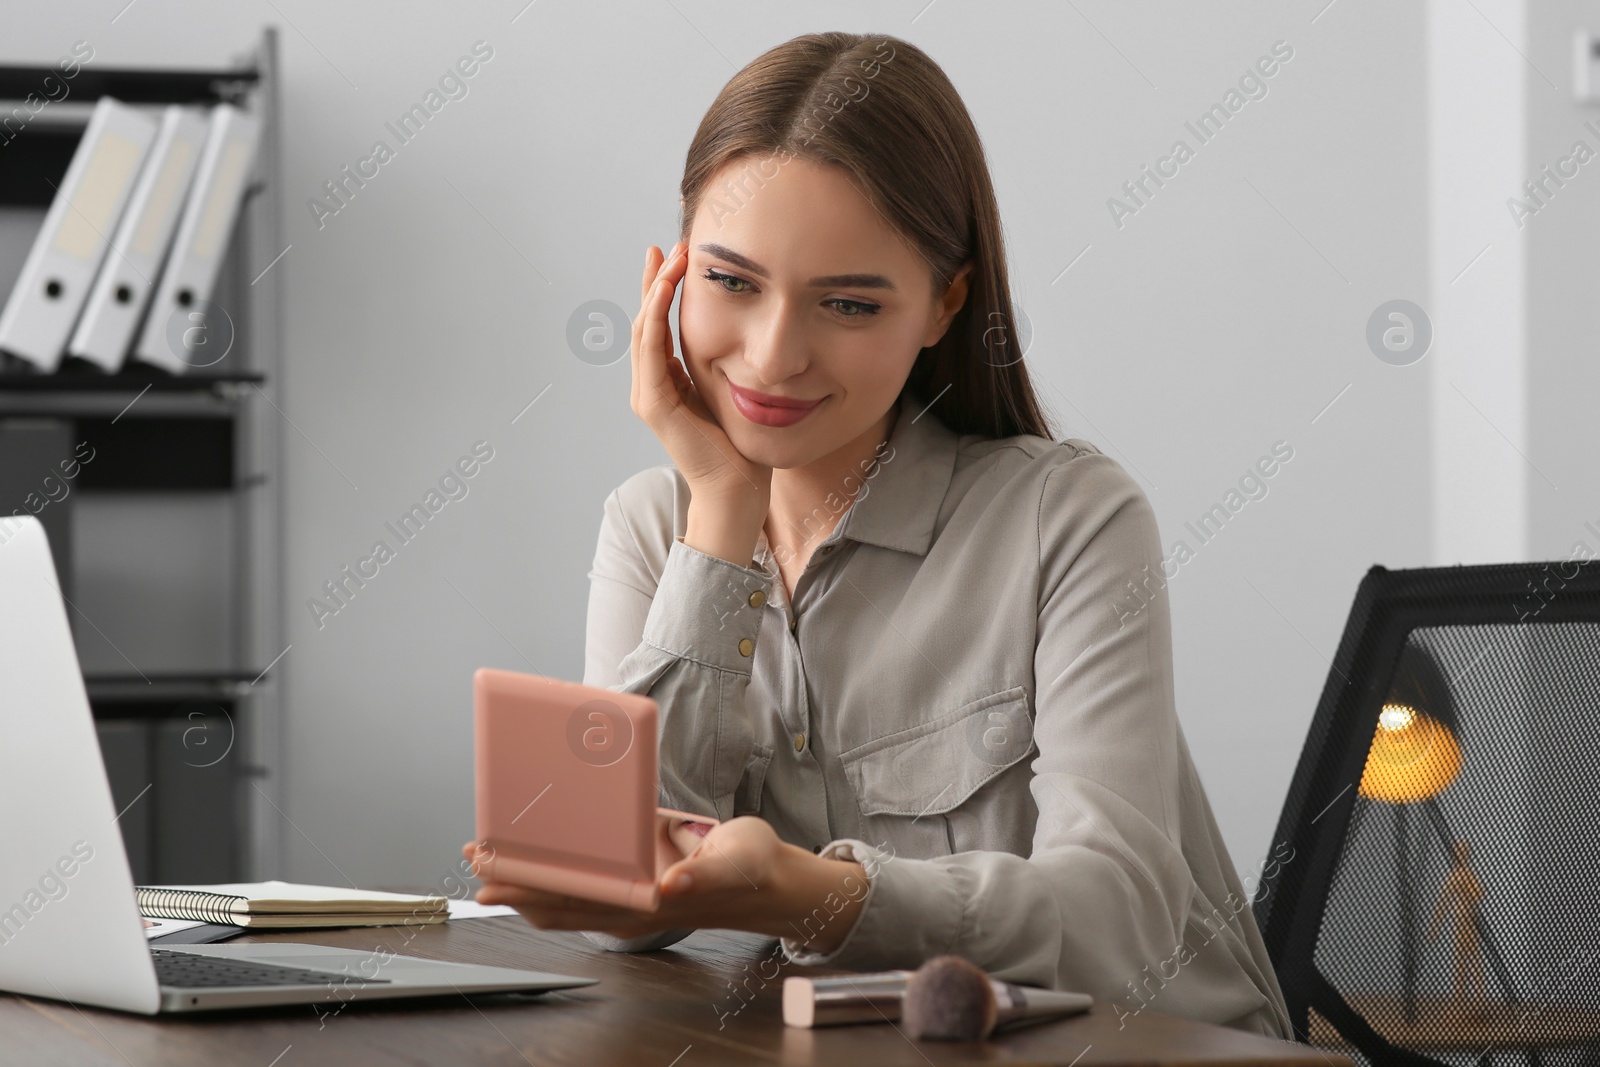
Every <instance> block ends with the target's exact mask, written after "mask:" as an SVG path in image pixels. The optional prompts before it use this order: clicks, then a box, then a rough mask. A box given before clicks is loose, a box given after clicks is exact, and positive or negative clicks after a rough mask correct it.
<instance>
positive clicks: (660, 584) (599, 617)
mask: <svg viewBox="0 0 1600 1067" xmlns="http://www.w3.org/2000/svg"><path fill="white" fill-rule="evenodd" d="M661 540H662V542H665V541H666V538H665V537H662V538H661ZM659 552H660V550H659V548H658V549H656V553H657V555H656V560H658V561H660V562H659V563H658V565H657V566H658V568H659V569H658V570H656V572H655V573H652V570H653V568H652V566H651V560H650V555H649V554H648V553H647V552H646V551H645V549H644V548H643V546H642V545H641V544H640V542H639V539H638V538H637V537H636V536H635V535H634V530H633V527H632V525H631V524H630V522H629V519H628V515H627V514H626V512H625V511H624V509H623V506H622V502H621V495H620V492H618V493H612V494H611V496H610V497H609V498H608V499H607V500H606V506H605V515H604V518H603V520H602V522H601V528H600V537H599V540H598V543H597V547H596V550H595V559H594V566H593V567H592V568H591V570H590V572H589V578H590V587H589V616H588V633H587V646H586V651H585V656H586V670H585V674H584V681H585V682H586V683H587V684H590V685H598V686H602V687H605V688H609V689H613V690H616V691H619V692H627V693H640V694H643V695H647V696H649V697H650V698H651V699H652V700H654V701H655V702H656V706H657V708H658V710H659V716H658V720H657V730H658V734H659V736H658V761H659V765H660V775H659V779H660V794H659V803H660V804H661V805H662V806H664V807H669V808H675V809H677V810H679V811H687V812H692V813H694V814H697V815H710V816H713V817H715V818H717V819H720V820H727V819H731V818H732V817H733V803H734V794H735V792H736V791H737V789H738V786H739V782H740V780H741V779H742V778H743V776H744V773H745V768H746V766H747V765H748V763H749V761H750V757H751V754H752V752H753V750H754V745H755V733H754V731H753V729H752V728H751V724H750V722H749V719H748V716H747V715H746V713H745V708H744V698H745V692H746V691H747V690H748V688H749V685H750V675H751V665H752V663H753V661H754V659H755V649H756V644H757V642H758V641H759V640H760V630H761V621H762V618H763V614H764V613H763V611H762V610H761V606H762V605H763V604H764V603H765V598H766V595H767V594H768V593H769V592H770V591H771V589H772V586H773V583H774V582H775V581H776V580H777V579H778V575H777V573H776V572H775V571H774V570H773V569H772V568H771V567H770V565H769V566H765V567H757V566H749V567H741V566H738V565H737V564H734V563H730V562H728V561H727V560H724V559H721V558H718V557H716V556H712V555H709V554H707V553H705V552H701V551H699V550H698V549H695V548H692V547H690V546H689V545H687V544H685V543H684V542H683V539H682V537H681V536H680V537H677V538H676V539H674V540H673V541H672V542H671V545H670V547H669V548H668V550H667V554H666V558H665V560H660V556H659ZM758 591H759V592H760V593H761V594H762V595H761V596H760V597H756V596H754V594H755V593H756V592H758Z"/></svg>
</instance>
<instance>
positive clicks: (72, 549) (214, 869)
mask: <svg viewBox="0 0 1600 1067" xmlns="http://www.w3.org/2000/svg"><path fill="white" fill-rule="evenodd" d="M59 74H60V71H58V70H57V69H56V68H55V67H51V66H41V67H26V66H4V67H0V115H4V114H8V113H9V112H10V109H11V107H12V106H13V102H14V101H16V100H20V99H22V98H24V97H26V95H27V94H28V93H30V92H35V93H36V92H37V91H38V88H39V86H40V85H41V84H43V83H44V79H45V78H46V77H48V76H52V75H55V76H59ZM71 84H72V93H71V96H70V98H69V99H68V100H65V101H62V102H60V103H55V104H50V105H48V106H46V107H45V108H44V109H42V110H41V111H40V112H39V114H38V115H36V116H34V117H33V118H32V119H31V120H30V121H29V122H28V124H27V126H26V128H24V129H23V130H21V131H20V132H18V133H16V135H15V136H14V137H12V138H11V139H10V140H9V141H7V142H6V143H5V144H4V145H3V146H0V216H3V219H0V221H3V222H4V226H3V228H0V254H3V256H4V260H3V263H4V264H9V265H11V266H18V267H19V266H20V264H21V261H22V258H23V257H24V256H25V255H26V253H27V246H28V244H29V243H31V241H32V238H33V234H34V233H36V232H37V226H38V223H40V222H42V220H43V216H44V210H45V209H46V208H47V207H48V206H49V203H50V201H51V198H52V197H53V195H54V192H53V186H54V185H55V184H59V182H60V180H61V176H62V174H63V173H64V172H65V170H66V166H67V164H68V162H70V160H71V156H72V152H73V149H74V148H75V146H76V144H77V141H78V139H79V138H80V137H81V134H82V131H83V127H84V124H85V123H86V122H87V119H88V115H89V111H90V109H91V107H92V105H93V102H94V101H95V99H97V98H98V97H100V96H106V95H109V96H113V97H115V98H116V99H118V100H121V101H123V102H124V103H129V104H139V105H149V106H151V107H152V108H158V107H160V106H162V105H166V104H192V105H207V104H214V103H220V102H224V101H226V102H229V103H234V104H237V105H239V106H241V107H244V108H246V109H249V110H251V111H254V112H256V113H257V114H259V115H260V116H261V118H262V142H261V146H260V151H259V152H258V154H257V160H256V165H255V174H254V176H253V180H252V183H251V186H250V191H249V194H248V195H247V198H246V201H245V204H244V207H243V209H242V211H241V212H240V217H239V219H238V221H237V224H236V226H235V229H234V232H233V235H232V239H231V241H230V246H229V250H228V253H227V256H226V259H225V262H224V264H223V267H222V271H221V274H220V276H219V279H218V284H217V287H216V290H215V292H214V293H213V294H212V303H213V304H214V305H215V306H218V307H221V308H223V309H224V310H225V311H226V312H227V313H228V315H229V316H230V318H231V319H232V322H233V327H234V337H233V344H232V347H231V348H230V349H229V351H228V354H227V355H226V356H225V357H224V358H223V359H222V360H221V361H219V362H218V363H217V364H216V365H215V366H213V367H208V368H205V369H203V370H200V369H197V370H196V371H195V372H194V373H190V374H183V375H168V374H166V373H164V372H162V371H160V370H158V369H155V368H138V369H130V370H125V371H123V372H120V373H116V374H106V373H103V372H101V371H100V370H99V369H98V368H94V367H92V366H89V365H87V364H80V363H78V362H77V361H73V360H68V361H67V362H66V363H64V364H63V366H62V368H61V369H60V370H59V371H58V372H56V373H52V374H39V373H36V372H28V371H27V370H25V369H24V368H23V367H22V366H21V363H20V361H17V360H13V359H12V358H11V357H3V358H5V359H6V361H7V365H6V366H5V367H3V368H0V426H4V425H8V424H9V425H13V426H17V425H32V426H40V425H47V426H70V427H71V431H72V439H73V440H74V441H81V442H87V443H88V447H93V448H94V450H95V452H94V457H95V458H94V460H93V461H91V462H88V463H85V464H83V465H82V467H81V471H80V473H79V474H78V475H77V477H76V478H75V479H74V483H73V484H72V485H71V487H70V491H69V492H67V493H66V494H65V495H63V496H62V498H61V499H60V501H59V502H54V501H52V502H51V503H49V504H47V505H45V508H48V507H55V508H57V511H56V513H55V514H54V515H52V517H51V519H52V523H53V525H54V526H55V529H54V530H52V533H51V536H52V549H53V550H54V554H55V555H56V557H57V565H58V569H59V570H62V571H63V573H62V579H63V590H64V591H65V592H66V593H67V595H68V596H69V598H70V599H71V600H72V601H73V602H72V603H71V604H70V606H69V616H70V617H71V618H72V622H73V632H74V636H75V639H76V640H77V643H78V652H79V659H80V661H81V662H82V663H83V667H84V673H85V682H86V687H87V689H88V693H89V698H90V704H91V706H92V707H93V709H94V713H95V717H96V720H97V723H99V724H100V725H101V727H102V730H101V748H102V752H103V754H104V756H105V759H106V764H107V769H108V771H109V772H110V775H111V778H112V786H113V793H114V795H115V799H116V801H117V806H118V809H119V810H122V809H123V808H124V807H125V806H127V810H126V811H125V812H124V814H123V816H122V819H121V821H120V824H121V825H122V826H123V828H124V839H125V840H126V841H127V843H128V845H129V854H130V859H131V860H133V861H134V867H135V872H134V873H135V879H136V880H137V881H147V882H208V881H234V880H241V879H256V878H261V877H270V876H272V875H273V874H274V873H275V872H276V871H278V870H279V863H280V860H281V852H280V849H281V838H282V832H281V826H282V823H283V816H282V814H281V812H280V810H279V809H280V808H281V807H282V799H281V796H280V783H281V778H282V775H281V768H282V749H283V745H282V734H281V723H282V688H283V687H282V671H283V666H284V656H283V653H284V652H285V650H286V644H287V642H286V640H285V636H284V633H285V626H284V617H283V607H282V581H281V574H282V569H283V568H282V553H283V549H282V544H283V537H282V530H283V517H282V477H281V474H280V471H281V463H280V450H281V425H282V421H283V420H282V416H281V414H280V413H279V411H278V410H277V409H278V407H279V406H280V404H279V402H278V401H277V400H275V399H274V394H281V391H282V388H283V379H282V373H281V369H280V368H281V362H280V344H281V341H280V336H281V335H280V305H281V295H280V288H279V286H280V282H281V279H282V276H283V274H282V271H283V265H282V264H281V263H279V264H277V265H276V266H275V267H273V269H271V270H264V268H266V267H267V265H268V264H269V263H272V262H273V261H274V259H275V257H277V256H278V255H279V254H280V253H281V252H282V251H283V250H284V247H285V242H284V239H283V237H282V217H281V193H280V189H279V174H280V170H281V168H280V164H279V160H280V155H279V150H280V142H279V138H280V127H281V123H280V120H279V111H278V106H279V105H278V98H279V83H278V48H277V37H276V31H275V30H273V29H271V28H267V29H264V30H263V32H262V36H261V39H260V41H259V43H258V44H257V45H256V47H255V48H254V49H253V50H252V51H251V53H250V54H249V55H247V56H245V57H242V58H241V59H240V60H239V61H237V62H236V63H235V64H233V65H231V66H228V67H225V68H222V69H217V70H164V69H145V68H139V69H133V68H123V69H111V68H98V67H94V66H92V65H89V64H86V65H85V66H84V67H83V68H82V69H81V70H80V71H79V72H78V74H77V75H76V77H74V78H73V80H72V83H71ZM30 220H32V227H31V229H30V225H29V222H30ZM12 280H14V277H12V278H5V277H3V276H0V291H5V287H6V286H8V285H9V284H10V282H11V281H12ZM3 440H4V438H3V437H0V441H3ZM23 457H24V453H23V452H17V453H15V454H14V455H13V456H12V457H11V460H12V464H13V469H12V470H10V471H7V470H6V467H7V460H8V457H7V455H6V454H5V452H4V451H3V445H0V475H9V476H11V478H10V481H7V482H5V484H7V485H16V484H24V483H28V481H29V479H30V478H31V477H32V475H30V474H29V473H28V471H27V470H22V471H20V472H19V471H18V470H17V469H16V468H15V465H16V464H17V463H21V462H24V458H23ZM39 473H40V474H48V473H49V471H48V470H45V471H40V472H39ZM59 481H60V479H58V482H59ZM23 503H24V502H23V501H22V500H16V501H13V500H4V501H0V507H3V509H4V513H11V512H12V511H13V510H14V509H18V508H19V507H21V506H23ZM45 508H41V515H40V517H41V519H43V518H44V515H43V514H42V512H43V510H45ZM27 510H32V508H31V507H28V508H27ZM64 519H66V520H68V521H63V520H64ZM47 525H48V524H47ZM65 531H70V533H68V532H65ZM58 540H59V541H60V543H56V542H57V541H58ZM174 746H176V747H174ZM141 777H145V778H147V779H148V780H147V781H144V782H141V781H140V778H141Z"/></svg>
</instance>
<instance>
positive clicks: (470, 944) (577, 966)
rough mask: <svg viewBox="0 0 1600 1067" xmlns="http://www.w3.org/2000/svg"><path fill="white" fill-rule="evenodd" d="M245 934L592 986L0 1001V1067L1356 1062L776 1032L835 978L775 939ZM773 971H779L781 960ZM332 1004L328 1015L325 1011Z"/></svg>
mask: <svg viewBox="0 0 1600 1067" xmlns="http://www.w3.org/2000/svg"><path fill="white" fill-rule="evenodd" d="M237 940H238V942H240V943H242V942H245V941H305V942H312V943H316V944H325V945H335V946H339V947H342V948H356V949H366V950H372V949H376V948H377V947H379V946H383V947H384V948H387V949H389V950H390V951H393V952H398V953H403V954H406V955H412V956H422V957H425V958H429V959H441V960H456V961H461V962H469V963H487V964H496V965H499V966H504V967H520V968H527V969H531V970H543V971H554V972H557V973H560V974H571V975H582V976H585V977H591V978H598V979H600V980H601V982H600V984H599V985H594V986H588V987H586V988H583V989H575V990H571V991H568V992H558V993H547V994H544V995H542V996H540V997H535V998H529V999H523V1000H520V1001H519V1002H513V1003H507V1002H505V1001H503V1000H502V1001H498V1002H497V1001H495V1000H494V999H493V998H485V999H482V1000H479V1001H478V1002H477V1003H476V1004H474V1003H469V1002H468V1001H466V1000H465V998H463V997H460V996H452V997H448V998H436V999H435V998H430V999H428V1000H423V1001H416V1000H412V1001H391V1002H383V1001H377V1002H372V1003H369V1004H353V1005H345V1006H343V1007H342V1008H338V1006H337V1005H322V1006H319V1007H315V1008H313V1007H312V1006H309V1005H303V1006H299V1007H286V1008H265V1009H254V1010H251V1011H227V1012H204V1013H196V1014H194V1015H181V1016H168V1017H163V1018H159V1019H158V1018H153V1017H149V1016H139V1015H128V1014H123V1013H120V1012H114V1011H103V1010H100V1009H96V1008H78V1007H74V1006H73V1005H70V1004H65V1003H61V1002H57V1001H50V1000H39V999H34V998H31V997H18V996H13V995H10V994H0V1033H3V1034H4V1035H5V1038H4V1044H5V1045H6V1046H7V1047H6V1049H5V1051H4V1053H0V1059H3V1060H4V1062H6V1063H28V1064H39V1065H45V1064H72V1065H74V1067H99V1065H105V1067H146V1065H155V1064H162V1065H166V1064H187V1063H196V1064H223V1063H237V1064H249V1065H251V1067H307V1065H311V1064H338V1065H347V1064H365V1063H405V1064H448V1065H450V1067H458V1065H460V1064H497V1065H509V1067H518V1065H522V1064H524V1063H526V1064H530V1065H535V1067H556V1065H573V1067H599V1065H606V1064H623V1063H626V1064H649V1065H653V1067H715V1065H720V1064H751V1063H765V1064H775V1065H789V1064H811V1063H826V1064H829V1065H835V1064H837V1065H846V1064H852V1063H863V1064H871V1065H873V1067H896V1065H899V1064H906V1065H915V1067H929V1065H943V1064H956V1063H980V1062H981V1063H1029V1064H1062V1065H1068V1064H1071V1065H1076V1067H1094V1065H1098V1064H1133V1063H1138V1064H1144V1065H1160V1064H1174V1065H1176V1064H1237V1065H1244V1064H1252V1065H1255V1064H1259V1065H1268V1064H1283V1065H1310V1064H1315V1065H1317V1067H1330V1065H1331V1067H1350V1061H1349V1060H1347V1059H1345V1058H1344V1057H1342V1056H1339V1055H1337V1054H1333V1053H1325V1052H1323V1051H1321V1050H1317V1049H1312V1048H1306V1047H1303V1046H1298V1045H1291V1044H1288V1043H1285V1042H1279V1041H1273V1040H1271V1039H1268V1038H1263V1037H1258V1036H1255V1035H1252V1034H1245V1033H1240V1032H1239V1031H1236V1030H1230V1029H1227V1028H1224V1027H1218V1026H1209V1025H1206V1024H1203V1023H1195V1022H1190V1021H1187V1020H1183V1019H1177V1018H1174V1017H1172V1016H1167V1015H1160V1014H1157V1013H1156V1012H1154V1011H1146V1012H1143V1013H1141V1014H1140V1015H1138V1016H1133V1017H1130V1018H1129V1019H1128V1020H1127V1024H1126V1027H1125V1028H1123V1029H1120V1030H1119V1029H1118V1024H1117V1016H1116V1013H1115V1012H1114V1011H1113V1010H1112V1009H1111V1007H1110V1006H1109V1005H1107V1004H1104V1003H1101V1002H1096V1004H1095V1006H1094V1008H1093V1009H1092V1010H1091V1011H1090V1012H1089V1013H1088V1014H1085V1015H1082V1016H1077V1017H1072V1018H1068V1019H1064V1020H1059V1021H1055V1022H1050V1023H1042V1024H1037V1025H1034V1026H1032V1027H1029V1028H1027V1029H1024V1030H1019V1031H1017V1032H1015V1033H1012V1034H1009V1035H1001V1036H999V1037H997V1038H994V1039H992V1040H991V1041H989V1042H985V1043H973V1044H967V1043H952V1042H939V1041H922V1042H913V1041H911V1040H910V1039H908V1038H906V1037H904V1036H903V1035H902V1034H901V1033H900V1032H899V1031H898V1030H897V1029H896V1028H894V1027H893V1026H890V1025H886V1024H885V1025H865V1026H845V1027H833V1028H828V1029H820V1030H800V1029H795V1028H792V1027H787V1026H784V1025H783V1013H782V1006H781V991H782V985H783V978H784V977H785V976H787V975H790V974H810V975H823V974H833V973H841V972H835V971H831V970H827V969H823V968H804V967H798V966H796V965H793V964H789V963H786V962H784V960H783V957H782V955H781V953H780V952H779V951H778V947H777V946H778V942H777V941H776V940H775V939H773V938H767V937H761V936H759V935H755V934H744V933H734V932H725V931H714V930H702V931H699V932H697V933H694V934H691V935H690V936H689V937H688V938H687V939H686V940H684V941H681V942H679V943H678V944H677V945H674V946H673V947H672V948H670V949H666V950H663V951H658V952H644V953H623V952H605V951H602V950H600V949H598V948H596V947H595V946H593V945H591V944H590V943H589V942H588V941H586V940H585V939H584V938H583V937H582V936H580V935H578V934H575V933H552V932H545V931H541V930H538V929H537V928H535V927H533V926H530V925H529V924H528V923H526V922H524V921H523V920H522V919H521V918H520V917H517V916H503V917H499V918H491V919H464V920H457V921H455V922H451V923H448V924H440V925H435V926H425V927H373V928H367V929H340V930H298V931H286V932H283V933H276V934H258V935H250V936H246V937H241V938H239V939H237ZM780 965H781V966H780ZM335 1009H337V1010H335Z"/></svg>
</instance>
